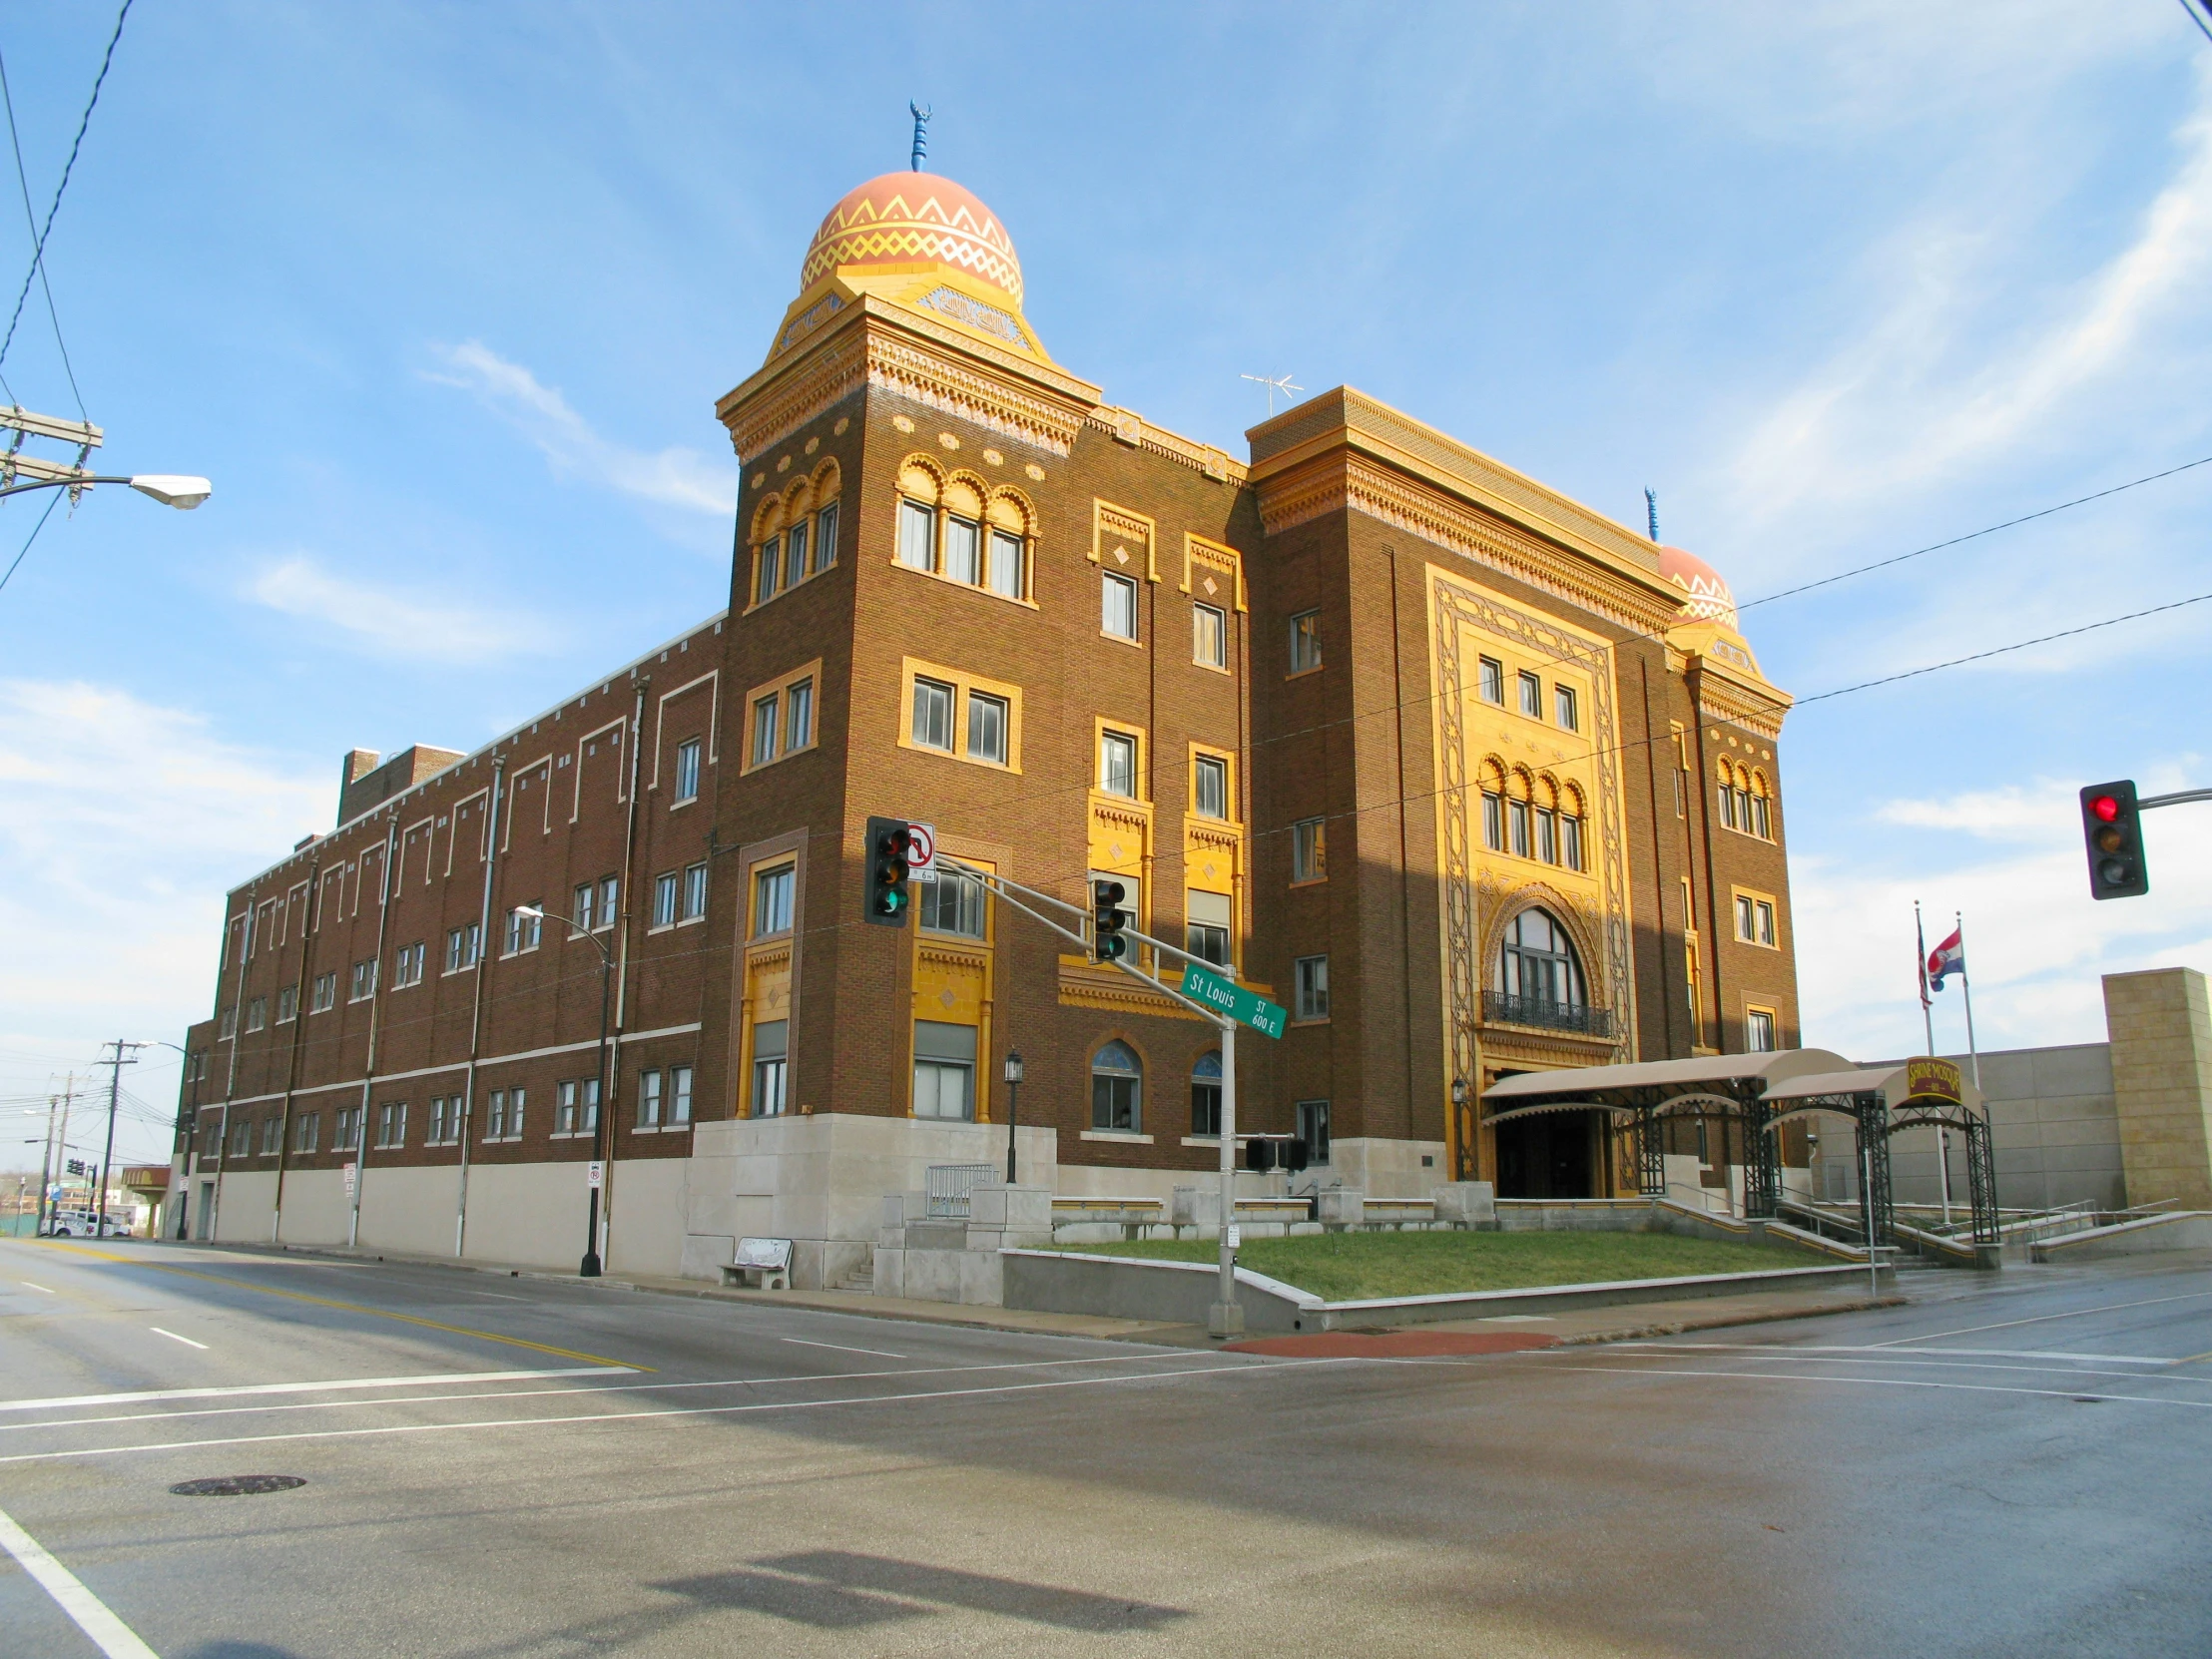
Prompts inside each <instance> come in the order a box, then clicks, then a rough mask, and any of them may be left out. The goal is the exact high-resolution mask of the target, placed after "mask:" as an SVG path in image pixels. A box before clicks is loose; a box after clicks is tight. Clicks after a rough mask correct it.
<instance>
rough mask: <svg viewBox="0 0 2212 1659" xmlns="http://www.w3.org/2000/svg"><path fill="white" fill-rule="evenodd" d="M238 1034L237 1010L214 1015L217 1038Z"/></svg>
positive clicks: (358, 974) (227, 1009) (358, 970)
mask: <svg viewBox="0 0 2212 1659" xmlns="http://www.w3.org/2000/svg"><path fill="white" fill-rule="evenodd" d="M353 973H354V977H355V978H358V977H359V976H360V969H359V968H357V967H356V968H355V969H354V970H353ZM238 1034H239V1011H238V1009H237V1008H235V1007H231V1008H226V1009H224V1010H223V1012H221V1013H220V1014H218V1015H216V1035H217V1036H218V1037H226V1038H228V1037H235V1036H237V1035H238Z"/></svg>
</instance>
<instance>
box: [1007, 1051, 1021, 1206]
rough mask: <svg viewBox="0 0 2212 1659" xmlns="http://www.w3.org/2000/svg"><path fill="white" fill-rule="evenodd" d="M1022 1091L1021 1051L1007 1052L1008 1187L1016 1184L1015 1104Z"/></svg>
mask: <svg viewBox="0 0 2212 1659" xmlns="http://www.w3.org/2000/svg"><path fill="white" fill-rule="evenodd" d="M1020 1089H1021V1051H1020V1050H1019V1049H1016V1048H1009V1049H1008V1050H1006V1185H1007V1186H1009V1187H1011V1186H1012V1185H1013V1184H1014V1103H1015V1101H1016V1100H1017V1099H1018V1098H1019V1091H1020Z"/></svg>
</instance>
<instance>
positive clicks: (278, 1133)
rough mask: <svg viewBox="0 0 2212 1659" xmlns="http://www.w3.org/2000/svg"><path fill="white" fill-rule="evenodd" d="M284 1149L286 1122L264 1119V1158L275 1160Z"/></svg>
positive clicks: (276, 1119)
mask: <svg viewBox="0 0 2212 1659" xmlns="http://www.w3.org/2000/svg"><path fill="white" fill-rule="evenodd" d="M283 1149H284V1120H283V1119H282V1118H264V1119H262V1156H263V1157H264V1158H274V1157H276V1156H277V1153H279V1152H281V1151H282V1150H283Z"/></svg>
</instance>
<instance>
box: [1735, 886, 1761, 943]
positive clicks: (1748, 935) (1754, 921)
mask: <svg viewBox="0 0 2212 1659" xmlns="http://www.w3.org/2000/svg"><path fill="white" fill-rule="evenodd" d="M1752 903H1753V900H1752V899H1751V897H1750V895H1749V894H1746V893H1738V894H1737V895H1736V936H1737V937H1738V938H1739V939H1742V940H1743V941H1744V942H1745V943H1746V944H1754V943H1756V942H1757V941H1758V938H1759V934H1758V918H1757V917H1756V916H1755V915H1754V914H1753V911H1752Z"/></svg>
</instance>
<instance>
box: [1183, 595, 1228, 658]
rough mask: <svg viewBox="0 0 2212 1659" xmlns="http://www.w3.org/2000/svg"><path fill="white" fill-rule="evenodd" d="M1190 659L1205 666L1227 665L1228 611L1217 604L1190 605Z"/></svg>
mask: <svg viewBox="0 0 2212 1659" xmlns="http://www.w3.org/2000/svg"><path fill="white" fill-rule="evenodd" d="M1191 661H1192V662H1194V663H1198V664H1201V665H1203V666H1204V667H1206V668H1227V667H1228V666H1229V613H1228V612H1227V611H1224V610H1222V609H1221V608H1220V607H1219V606H1215V605H1193V606H1192V607H1191Z"/></svg>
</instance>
